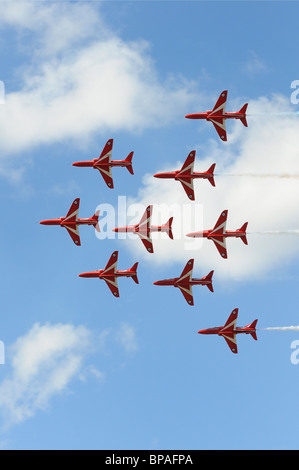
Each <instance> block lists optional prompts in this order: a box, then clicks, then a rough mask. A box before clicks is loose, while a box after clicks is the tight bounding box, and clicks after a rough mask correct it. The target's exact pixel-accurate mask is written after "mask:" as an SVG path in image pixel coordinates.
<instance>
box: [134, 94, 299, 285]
mask: <svg viewBox="0 0 299 470" xmlns="http://www.w3.org/2000/svg"><path fill="white" fill-rule="evenodd" d="M293 111H294V110H293V108H292V106H291V104H290V101H289V100H288V99H287V98H285V97H283V96H278V95H277V96H273V97H272V98H271V99H270V98H265V97H261V98H259V99H257V100H253V101H250V103H249V107H248V114H249V116H248V123H249V127H248V128H245V127H243V126H242V125H241V123H240V122H239V121H238V122H231V121H230V122H227V130H228V142H226V143H223V142H221V141H220V140H218V137H217V135H216V133H215V141H213V143H212V144H211V145H208V146H207V148H206V149H203V148H198V146H194V148H195V149H196V150H197V159H196V165H195V170H196V171H205V170H207V169H208V167H209V166H210V165H211V164H212V163H214V162H215V163H216V176H215V181H216V188H213V187H212V186H210V185H209V183H208V182H207V181H200V180H197V181H195V190H196V201H195V203H190V202H189V201H188V199H187V197H186V195H185V193H184V191H183V189H182V187H181V185H180V184H179V183H178V182H175V181H171V180H164V181H163V180H156V179H155V178H153V177H152V175H147V176H145V178H144V181H143V186H142V187H141V188H140V191H139V194H138V198H136V200H135V201H132V202H138V203H143V204H144V206H146V205H147V204H150V203H152V204H154V211H153V216H154V217H153V224H156V223H157V219H155V214H157V213H158V212H159V209H161V208H162V210H161V212H162V216H161V217H160V220H159V222H166V220H167V218H168V217H169V216H170V215H172V214H171V213H169V211H168V210H167V205H170V206H171V205H173V204H174V205H176V207H177V212H176V213H174V214H173V215H174V234H175V238H176V240H174V241H172V240H169V239H168V238H167V236H166V235H163V236H162V237H161V234H158V236H157V237H155V240H154V247H155V253H154V255H152V254H148V253H146V252H145V249H144V247H143V246H142V244H141V242H140V241H139V240H128V241H127V246H128V247H129V248H130V249H132V250H134V253H135V256H136V258H138V257H139V258H140V257H144V258H145V259H146V260H147V261H148V262H149V263H164V264H165V263H166V262H167V263H173V262H176V263H177V262H180V263H181V264H182V267H183V265H184V263H185V262H186V261H187V260H188V259H189V258H191V257H194V258H195V259H196V263H195V271H194V273H195V272H196V274H198V275H199V274H201V275H204V274H207V273H208V271H209V270H211V269H215V279H216V276H218V279H223V280H226V279H228V280H229V279H231V278H236V279H245V278H246V279H247V278H255V279H256V278H261V277H263V276H266V275H267V274H268V273H269V272H271V271H272V270H274V269H275V270H277V269H279V268H280V266H285V265H286V264H287V263H288V262H290V261H291V260H292V259H294V257H296V256H298V252H299V237H298V236H297V237H296V236H295V235H294V236H291V235H288V236H284V235H282V234H281V235H274V234H273V235H270V234H268V235H266V234H261V233H258V232H262V231H278V232H279V231H287V230H292V229H299V216H298V200H299V185H298V178H297V177H293V178H292V177H290V178H287V177H285V175H286V174H290V175H291V174H293V175H297V176H298V175H299V147H298V135H299V119H298V116H296V115H295V114H293V115H292V112H293ZM279 113H282V114H279ZM283 113H285V114H283ZM250 114H251V115H252V117H250ZM198 125H199V126H203V125H210V124H209V123H207V122H199V124H198ZM190 150H191V148H190ZM177 157H178V158H181V161H180V162H175V161H173V162H170V161H168V162H167V161H165V162H163V165H162V164H161V168H157V169H156V171H157V172H158V171H163V170H166V169H168V170H174V169H177V168H179V167H180V165H181V164H182V163H183V161H184V160H185V158H186V157H187V152H186V154H185V155H178V156H177ZM233 173H234V174H239V175H241V174H242V175H248V176H229V175H230V174H233ZM253 174H255V175H257V174H265V175H267V176H265V177H257V176H255V177H254V176H250V175H253ZM221 175H222V176H221ZM269 175H281V176H283V175H284V177H270V176H269ZM162 203H163V204H166V206H165V207H164V209H163V204H162ZM161 204H162V206H160V205H161ZM197 204H198V206H197ZM201 204H202V205H201ZM183 205H186V206H187V208H188V209H186V208H185V209H184V210H182V211H181V212H180V208H181V209H182V208H183ZM191 208H196V209H195V212H193V213H192V212H191V213H190V212H189V213H188V210H191ZM223 209H228V211H229V213H228V222H227V229H228V230H234V229H237V228H240V227H241V226H242V225H243V223H244V222H246V221H248V222H249V224H248V232H249V235H248V242H249V245H248V246H245V245H244V244H243V243H242V242H241V240H238V239H229V240H228V241H227V248H228V260H223V259H221V257H220V255H219V253H218V251H217V250H216V248H215V247H214V244H213V243H212V242H211V241H209V240H202V239H199V240H197V241H196V240H190V239H188V238H181V236H180V235H181V233H183V234H186V233H187V232H190V231H195V230H202V229H209V228H213V226H214V225H215V223H216V221H217V219H218V216H219V215H220V213H221V211H222V210H223ZM193 210H194V209H193ZM196 214H197V215H198V220H197V221H196V222H194V217H195V215H196ZM202 215H203V219H202ZM186 221H187V222H186ZM186 223H187V225H186ZM191 223H192V225H193V226H191V225H190V224H191ZM194 225H196V227H194ZM190 228H191V230H190ZM250 233H251V234H250ZM156 238H157V239H156ZM161 238H163V240H162V239H161ZM186 242H187V245H186ZM191 243H194V245H193V246H194V249H192V245H191ZM190 248H191V249H190ZM136 253H137V254H136ZM169 275H170V273H169Z"/></svg>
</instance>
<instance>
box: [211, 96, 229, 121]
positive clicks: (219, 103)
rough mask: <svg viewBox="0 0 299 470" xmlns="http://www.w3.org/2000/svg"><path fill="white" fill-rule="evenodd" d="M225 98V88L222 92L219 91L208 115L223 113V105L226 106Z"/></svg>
mask: <svg viewBox="0 0 299 470" xmlns="http://www.w3.org/2000/svg"><path fill="white" fill-rule="evenodd" d="M226 100H227V90H224V91H223V92H222V93H220V96H219V98H218V100H217V101H216V104H215V106H214V108H213V110H212V111H211V113H210V115H213V114H214V115H217V116H221V115H222V114H224V113H225V107H226Z"/></svg>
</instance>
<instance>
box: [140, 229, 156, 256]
mask: <svg viewBox="0 0 299 470" xmlns="http://www.w3.org/2000/svg"><path fill="white" fill-rule="evenodd" d="M136 233H137V235H139V237H140V240H141V241H142V243H143V245H144V246H145V248H146V250H147V251H148V252H149V253H153V252H154V247H153V242H152V239H151V233H150V232H148V233H146V232H145V231H143V232H136Z"/></svg>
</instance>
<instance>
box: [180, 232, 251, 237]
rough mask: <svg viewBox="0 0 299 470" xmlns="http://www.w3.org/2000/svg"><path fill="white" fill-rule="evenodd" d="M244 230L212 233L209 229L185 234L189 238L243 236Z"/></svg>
mask: <svg viewBox="0 0 299 470" xmlns="http://www.w3.org/2000/svg"><path fill="white" fill-rule="evenodd" d="M244 235H246V232H243V231H242V232H240V231H231V230H226V231H225V232H224V233H212V231H211V230H203V231H202V232H191V233H187V234H186V236H187V237H190V238H199V237H202V238H216V239H217V238H230V237H243V236H244Z"/></svg>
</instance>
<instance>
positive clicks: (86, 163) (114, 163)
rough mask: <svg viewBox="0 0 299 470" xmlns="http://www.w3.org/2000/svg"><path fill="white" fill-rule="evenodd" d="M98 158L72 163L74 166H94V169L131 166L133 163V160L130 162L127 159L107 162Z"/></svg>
mask: <svg viewBox="0 0 299 470" xmlns="http://www.w3.org/2000/svg"><path fill="white" fill-rule="evenodd" d="M96 162H98V159H97V158H95V159H94V160H87V161H83V162H75V163H73V164H72V165H73V166H78V167H89V168H90V167H91V168H94V169H97V168H98V167H101V168H105V167H107V168H109V167H110V166H130V165H131V162H128V161H126V160H111V161H110V162H108V163H105V162H100V163H99V162H98V163H96Z"/></svg>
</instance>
